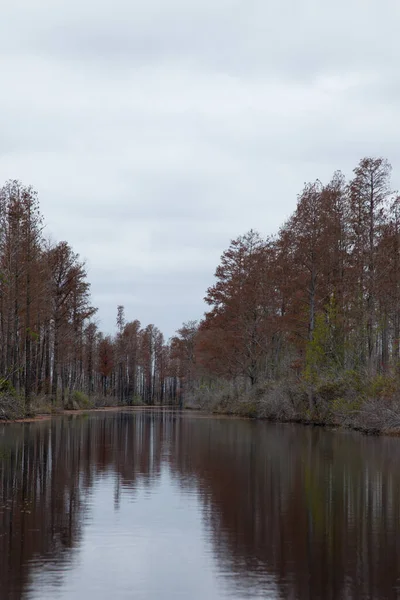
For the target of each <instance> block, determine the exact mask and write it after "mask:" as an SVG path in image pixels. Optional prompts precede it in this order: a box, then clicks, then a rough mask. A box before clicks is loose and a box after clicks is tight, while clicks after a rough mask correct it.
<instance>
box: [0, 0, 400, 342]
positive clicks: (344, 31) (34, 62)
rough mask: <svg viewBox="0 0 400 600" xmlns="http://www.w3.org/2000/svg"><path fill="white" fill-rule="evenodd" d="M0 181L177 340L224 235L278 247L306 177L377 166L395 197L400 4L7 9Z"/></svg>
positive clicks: (0, 82) (90, 0)
mask: <svg viewBox="0 0 400 600" xmlns="http://www.w3.org/2000/svg"><path fill="white" fill-rule="evenodd" d="M1 4H2V6H1V19H0V76H1V78H0V185H1V184H2V183H3V182H5V181H6V180H8V179H19V180H21V181H22V182H23V183H24V184H31V185H33V187H34V188H35V189H36V190H37V191H38V193H39V199H40V205H41V210H42V213H43V214H44V217H45V220H46V223H47V227H46V235H48V236H50V237H51V238H52V239H54V240H56V241H60V240H67V241H68V242H69V243H70V244H71V245H72V247H73V249H74V250H75V252H77V253H79V255H80V257H81V258H82V259H84V260H85V261H86V265H87V269H88V277H89V281H90V282H91V284H92V297H93V304H94V305H95V306H97V307H98V308H99V311H98V315H97V319H98V322H99V325H100V327H101V329H102V330H103V331H106V332H108V333H112V332H114V331H115V320H116V311H117V305H119V304H122V305H124V307H125V313H126V318H127V319H128V320H134V319H139V320H140V321H141V323H142V325H143V326H145V325H147V324H148V323H154V324H155V325H157V326H158V327H159V328H160V329H161V330H162V331H163V332H164V334H165V336H166V337H167V338H168V337H169V336H171V335H173V334H174V332H175V330H176V329H177V328H179V327H180V326H181V324H182V322H184V321H188V320H192V319H193V320H194V319H200V318H201V317H202V315H203V313H204V310H205V305H204V303H203V297H204V295H205V293H206V289H207V287H208V286H210V285H212V283H213V274H214V271H215V268H216V266H217V265H218V263H219V259H220V256H221V254H222V252H223V251H224V250H225V249H226V248H227V247H228V246H229V243H230V241H231V239H234V238H236V237H237V236H239V235H241V234H244V233H246V231H248V230H249V229H251V228H253V229H257V230H258V231H260V233H262V234H263V235H269V234H273V233H276V232H277V231H278V228H279V226H280V225H282V224H283V222H284V221H285V220H286V219H287V218H288V217H289V215H290V214H291V213H292V212H293V210H294V208H295V206H296V198H297V194H298V193H299V192H301V189H302V187H303V185H304V182H306V181H312V180H315V179H317V178H319V179H321V180H322V181H328V180H329V179H330V177H331V175H332V174H333V172H334V171H335V170H336V169H341V170H342V171H343V172H344V173H345V174H346V176H348V177H349V176H351V172H352V169H353V168H354V167H355V166H356V165H357V163H358V162H359V160H360V159H361V158H362V157H364V156H384V157H386V158H387V159H388V160H389V161H390V162H391V164H392V166H393V178H392V185H393V187H394V188H396V189H399V188H400V144H399V140H400V70H399V66H398V64H399V58H400V36H399V35H398V27H399V23H400V2H398V0H336V1H335V2H321V0H190V1H188V0H146V1H143V0H142V1H140V2H139V1H138V0H113V2H103V1H101V0H96V1H95V0H79V1H78V0H69V1H68V2H65V0H35V1H34V2H33V1H32V0H14V1H13V2H7V3H6V2H5V0H3V2H2V3H1Z"/></svg>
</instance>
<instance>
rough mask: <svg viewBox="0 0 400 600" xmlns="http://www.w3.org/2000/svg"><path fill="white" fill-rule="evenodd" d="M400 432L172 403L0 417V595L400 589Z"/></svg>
mask: <svg viewBox="0 0 400 600" xmlns="http://www.w3.org/2000/svg"><path fill="white" fill-rule="evenodd" d="M399 465H400V440H398V439H390V438H367V437H363V436H360V435H357V434H351V433H344V432H333V431H323V430H320V429H311V428H306V427H301V426H296V425H271V424H267V423H260V422H251V421H244V420H243V421H242V420H236V419H232V420H231V419H224V418H221V419H219V418H204V417H202V416H196V415H187V414H184V415H180V414H179V413H176V414H175V413H172V412H165V413H162V412H150V411H136V412H128V411H127V412H108V413H105V412H103V413H94V414H90V415H83V416H82V415H81V416H71V417H61V418H57V419H54V420H52V421H44V422H40V423H26V424H19V425H3V426H0V598H1V600H3V599H7V600H8V599H12V600H14V599H15V600H16V599H20V598H23V599H26V600H39V599H40V600H58V599H62V600H67V599H68V600H69V599H71V600H78V599H79V600H81V599H84V600H92V599H93V600H94V599H96V600H103V599H104V600H109V599H110V598H111V599H115V600H118V599H120V598H127V599H128V598H129V599H132V600H133V599H134V600H163V599H165V600H172V599H174V600H175V599H185V600H214V599H215V600H220V599H221V600H222V599H228V598H229V599H233V600H238V599H248V598H251V599H253V598H254V599H258V598H260V599H261V598H262V599H266V598H293V599H294V598H299V599H303V598H308V599H317V598H321V599H324V600H325V599H327V600H328V599H336V598H338V599H339V598H360V599H361V598H363V599H364V598H379V599H384V598H397V597H400V579H399V576H400V468H399Z"/></svg>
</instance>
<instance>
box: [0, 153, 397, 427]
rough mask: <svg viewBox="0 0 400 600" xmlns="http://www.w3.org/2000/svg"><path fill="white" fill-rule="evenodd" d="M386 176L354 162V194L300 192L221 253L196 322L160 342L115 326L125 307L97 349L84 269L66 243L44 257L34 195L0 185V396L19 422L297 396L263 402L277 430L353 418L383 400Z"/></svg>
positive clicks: (390, 394) (389, 232) (388, 355)
mask: <svg viewBox="0 0 400 600" xmlns="http://www.w3.org/2000/svg"><path fill="white" fill-rule="evenodd" d="M390 176H391V166H390V164H389V163H388V161H387V160H385V159H383V158H364V159H362V160H361V161H360V163H359V164H358V165H357V167H356V168H355V169H354V172H353V176H352V178H351V179H350V180H346V179H345V177H344V175H343V174H342V173H341V172H340V171H337V172H335V173H334V174H333V177H332V179H331V181H329V182H328V183H322V182H320V181H319V180H317V181H315V182H312V183H307V184H305V186H304V188H303V190H302V192H301V193H300V195H299V196H298V202H297V207H296V209H295V211H294V213H293V215H292V216H291V217H290V218H289V219H288V221H287V222H286V223H285V224H284V225H283V226H282V227H281V229H280V230H279V232H278V233H277V235H275V236H272V237H269V238H267V239H264V238H263V237H262V236H261V235H260V234H259V233H257V232H255V231H253V230H252V231H250V232H248V233H246V234H245V235H243V236H240V237H239V238H237V239H235V240H233V241H232V242H231V244H230V246H229V248H228V249H227V250H226V251H225V252H224V253H223V254H222V257H221V262H220V264H219V265H218V267H217V269H216V272H215V282H214V285H212V286H211V287H210V288H209V289H208V290H207V292H206V297H205V301H206V303H207V304H208V306H209V310H208V312H206V313H205V315H204V317H203V319H202V320H201V321H200V323H198V322H195V321H193V322H189V323H186V324H184V325H183V326H182V327H181V329H180V330H178V332H177V334H176V336H175V337H174V338H172V340H169V341H168V342H166V341H165V339H164V337H163V335H162V333H161V332H160V331H159V329H158V328H157V327H155V326H154V325H147V326H145V327H142V326H141V324H140V323H139V321H137V320H135V321H129V322H127V321H126V319H125V315H124V308H123V307H122V306H119V307H118V310H117V318H116V325H117V331H116V334H115V335H114V336H107V335H104V334H102V333H101V332H100V331H99V329H98V327H97V325H96V321H95V320H94V317H95V313H96V309H95V308H94V307H93V306H92V305H91V299H90V285H89V283H88V281H87V274H86V270H85V265H84V263H83V262H82V261H81V260H80V258H79V256H78V255H77V254H75V253H74V252H73V250H72V248H71V247H70V246H69V244H68V243H67V242H60V243H58V244H52V243H49V242H48V241H46V239H45V237H44V235H43V218H42V216H41V214H40V210H39V204H38V199H37V195H36V193H35V192H34V191H33V190H32V189H31V188H30V187H25V186H23V185H22V184H20V183H19V182H16V181H11V182H8V183H7V184H6V185H4V186H3V188H1V189H0V261H1V262H0V391H1V390H3V393H4V392H5V391H12V392H14V391H15V394H17V395H19V396H21V394H22V395H23V396H24V398H25V409H26V411H28V412H29V411H30V409H31V400H32V398H35V399H37V398H42V397H44V398H48V399H51V401H52V403H53V404H61V405H62V406H68V405H70V404H71V401H72V400H73V399H74V398H75V399H78V400H79V398H80V396H79V393H83V394H85V395H86V396H87V397H89V398H91V399H92V400H93V401H94V400H95V401H96V402H97V403H98V402H99V401H101V402H102V403H103V404H110V403H113V402H115V401H118V402H119V403H127V404H133V403H146V404H149V405H153V404H173V405H182V404H183V402H186V403H187V402H189V403H190V402H191V401H192V400H193V399H194V400H196V398H197V399H199V398H202V399H203V400H204V398H206V397H210V395H212V393H214V392H215V391H216V390H217V391H219V392H221V394H222V395H221V394H220V396H221V398H220V399H221V401H222V403H225V404H227V405H229V402H230V401H231V399H232V397H233V396H235V397H236V398H238V397H239V396H240V397H241V398H243V397H244V395H245V394H246V393H247V392H248V391H249V390H250V391H251V390H253V392H252V393H253V398H254V397H255V396H254V394H256V395H257V394H258V396H257V397H261V395H262V392H263V390H264V391H266V393H267V392H268V393H270V392H271V384H272V383H276V382H283V383H285V384H286V383H288V382H294V383H295V384H296V386H295V388H291V390H286V391H285V392H284V394H283V395H282V394H281V393H278V394H277V395H276V394H275V399H274V402H275V405H276V406H278V408H279V407H280V406H283V404H284V403H285V402H286V408H285V411H286V412H285V415H283V416H282V418H294V417H296V418H297V417H298V416H299V414H305V413H307V415H308V416H310V415H313V414H315V413H319V415H320V416H321V413H322V412H323V411H322V408H321V406H322V407H323V406H325V408H326V404H327V401H328V402H330V403H331V404H334V405H335V406H336V408H345V409H346V410H348V411H349V412H352V411H353V412H354V411H355V410H358V409H359V408H360V400H362V399H363V398H366V397H367V396H368V397H375V398H386V399H388V398H389V399H393V398H394V397H395V396H396V394H397V392H398V391H400V196H399V195H397V194H396V193H394V192H393V191H392V190H391V183H390ZM367 386H369V388H368V387H367ZM254 390H256V392H255V391H254ZM349 390H350V391H351V394H350V396H351V397H350V396H349ZM288 398H289V404H287V400H288ZM321 398H322V403H321ZM203 400H201V401H200V402H197V405H198V404H200V405H201V404H202V403H203V404H204V402H203ZM284 401H285V402H284ZM324 403H325V404H324ZM194 404H196V401H195V402H194ZM250 408H251V407H250ZM274 410H275V409H274ZM374 410H375V409H374ZM250 412H251V411H250ZM276 412H277V410H275V415H276ZM372 412H373V411H372ZM398 412H399V411H398ZM258 413H259V411H258ZM399 415H400V413H399ZM264 416H267V415H265V414H264ZM322 418H325V417H324V416H323V415H322ZM398 421H399V423H398V424H399V425H400V416H399V419H398Z"/></svg>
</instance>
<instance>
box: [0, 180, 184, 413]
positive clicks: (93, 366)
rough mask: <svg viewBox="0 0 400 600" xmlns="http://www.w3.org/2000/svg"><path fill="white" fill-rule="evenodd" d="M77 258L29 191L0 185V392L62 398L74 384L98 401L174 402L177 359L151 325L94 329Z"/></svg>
mask: <svg viewBox="0 0 400 600" xmlns="http://www.w3.org/2000/svg"><path fill="white" fill-rule="evenodd" d="M96 311H97V309H96V308H94V307H93V306H92V304H91V298H90V284H89V282H88V279H87V272H86V269H85V265H84V263H83V262H82V261H81V260H80V258H79V255H77V254H76V253H75V252H74V251H73V249H72V248H71V246H70V245H69V244H68V243H67V242H66V241H62V242H59V243H56V244H50V243H49V242H47V241H46V240H45V239H44V237H43V218H42V215H41V213H40V210H39V202H38V197H37V194H36V192H35V191H34V190H33V189H32V188H31V187H26V186H24V185H22V184H21V183H20V182H18V181H9V182H7V183H6V184H5V185H4V186H3V187H2V188H0V393H1V392H4V391H6V392H9V393H15V394H16V396H18V397H21V395H22V396H23V397H24V400H25V411H26V413H29V412H30V411H31V403H32V397H35V398H36V397H48V398H49V399H50V400H51V402H52V403H54V404H55V403H57V404H59V405H60V404H61V405H62V406H69V405H70V404H71V400H72V399H73V397H74V395H75V393H76V392H79V393H84V394H86V395H87V396H88V397H90V398H92V399H95V398H96V397H97V398H99V397H104V402H111V401H119V402H120V403H129V404H132V403H134V402H145V403H147V404H159V403H175V402H178V396H177V394H178V389H179V384H178V378H179V373H178V369H177V367H176V365H177V359H176V358H171V350H170V346H169V345H168V344H166V343H165V341H164V337H163V335H162V333H161V332H160V331H159V330H158V329H157V327H155V326H154V325H148V326H147V327H145V328H143V329H142V328H141V325H140V323H139V322H138V321H132V322H126V319H125V313H124V308H123V306H118V309H117V333H116V335H115V336H114V337H112V336H104V335H103V334H102V333H101V332H99V330H98V328H97V325H96V323H95V322H93V320H92V319H93V317H94V315H95V314H96Z"/></svg>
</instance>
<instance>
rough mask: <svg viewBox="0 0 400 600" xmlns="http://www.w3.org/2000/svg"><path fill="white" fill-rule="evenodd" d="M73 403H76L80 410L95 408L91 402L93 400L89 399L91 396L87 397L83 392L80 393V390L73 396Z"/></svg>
mask: <svg viewBox="0 0 400 600" xmlns="http://www.w3.org/2000/svg"><path fill="white" fill-rule="evenodd" d="M72 402H75V403H76V404H77V405H78V407H79V408H86V409H89V408H93V407H94V403H93V402H92V401H91V399H90V398H89V396H87V395H86V394H84V393H83V392H79V391H78V390H75V391H74V392H73V394H72Z"/></svg>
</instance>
